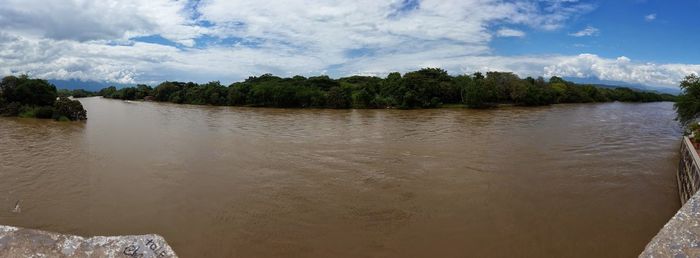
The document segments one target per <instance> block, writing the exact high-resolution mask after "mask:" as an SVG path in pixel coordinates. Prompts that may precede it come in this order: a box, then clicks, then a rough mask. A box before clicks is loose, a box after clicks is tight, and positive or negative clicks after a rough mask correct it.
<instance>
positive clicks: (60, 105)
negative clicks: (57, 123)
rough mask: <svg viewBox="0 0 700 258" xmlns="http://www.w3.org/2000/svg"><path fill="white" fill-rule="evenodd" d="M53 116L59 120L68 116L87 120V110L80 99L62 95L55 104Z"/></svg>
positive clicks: (74, 119)
mask: <svg viewBox="0 0 700 258" xmlns="http://www.w3.org/2000/svg"><path fill="white" fill-rule="evenodd" d="M53 117H54V118H56V119H57V120H60V118H61V117H66V118H68V119H69V120H71V121H77V120H86V119H87V111H85V109H84V108H83V105H82V104H80V101H77V100H71V99H69V98H65V97H62V98H59V99H58V100H56V103H55V104H54V112H53Z"/></svg>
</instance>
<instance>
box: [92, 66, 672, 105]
mask: <svg viewBox="0 0 700 258" xmlns="http://www.w3.org/2000/svg"><path fill="white" fill-rule="evenodd" d="M97 95H100V96H103V97H105V98H114V99H123V100H138V99H146V100H154V101H162V102H173V103H182V104H197V105H216V106H224V105H227V106H254V107H284V108H307V107H313V108H406V109H411V108H434V107H440V106H442V105H443V104H462V105H466V106H467V107H470V108H488V107H494V106H498V105H501V104H514V105H519V106H541V105H550V104H556V103H589V102H609V101H624V102H653V101H673V100H675V96H673V95H670V94H658V93H654V92H645V91H637V90H633V89H629V88H602V87H597V86H594V85H581V84H576V83H573V82H569V81H566V80H563V79H562V78H559V77H552V78H550V79H549V80H545V79H544V78H542V77H540V78H532V77H527V78H524V79H522V78H520V77H518V76H517V75H515V74H513V73H509V72H488V73H486V74H482V73H474V74H471V75H459V76H451V75H449V74H448V73H447V72H446V71H445V70H442V69H438V68H424V69H421V70H418V71H414V72H409V73H406V74H404V75H401V74H400V73H391V74H389V75H388V76H387V77H386V78H379V77H374V76H351V77H345V78H340V79H332V78H329V77H328V76H315V77H308V78H307V77H303V76H294V77H291V78H282V77H278V76H274V75H271V74H265V75H262V76H253V77H249V78H248V79H246V80H245V81H242V82H236V83H233V84H231V85H228V86H224V85H222V84H221V83H220V82H218V81H214V82H209V83H205V84H197V83H193V82H171V81H166V82H163V83H161V84H159V85H157V86H156V87H155V88H152V87H150V86H147V85H137V86H136V87H126V88H121V89H117V88H116V87H108V88H105V89H102V90H100V91H99V92H98V93H97Z"/></svg>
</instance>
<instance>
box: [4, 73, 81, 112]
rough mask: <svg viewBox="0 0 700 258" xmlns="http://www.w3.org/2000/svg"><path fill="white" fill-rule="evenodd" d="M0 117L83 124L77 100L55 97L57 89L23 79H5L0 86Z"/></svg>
mask: <svg viewBox="0 0 700 258" xmlns="http://www.w3.org/2000/svg"><path fill="white" fill-rule="evenodd" d="M0 115H3V116H19V117H31V118H44V119H49V118H53V119H56V120H72V121H77V120H86V119H87V111H86V110H85V109H84V108H83V105H82V104H80V102H79V101H77V100H71V99H69V98H66V97H60V98H59V97H58V92H57V90H56V86H54V85H52V84H50V83H49V82H47V81H45V80H40V79H30V78H29V77H28V76H26V75H21V76H19V77H15V76H7V77H5V78H3V79H2V82H0Z"/></svg>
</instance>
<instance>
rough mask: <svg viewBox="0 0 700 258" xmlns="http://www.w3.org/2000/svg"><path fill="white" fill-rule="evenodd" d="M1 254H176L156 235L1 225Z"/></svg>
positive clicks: (157, 257)
mask: <svg viewBox="0 0 700 258" xmlns="http://www.w3.org/2000/svg"><path fill="white" fill-rule="evenodd" d="M0 257H141V258H160V257H177V255H176V254H175V252H174V251H173V249H172V248H171V247H170V246H169V245H168V243H167V242H166V241H165V239H163V237H161V236H159V235H140V236H111V237H104V236H96V237H91V238H84V237H80V236H73V235H64V234H59V233H53V232H47V231H41V230H33V229H23V228H17V227H10V226H1V225H0Z"/></svg>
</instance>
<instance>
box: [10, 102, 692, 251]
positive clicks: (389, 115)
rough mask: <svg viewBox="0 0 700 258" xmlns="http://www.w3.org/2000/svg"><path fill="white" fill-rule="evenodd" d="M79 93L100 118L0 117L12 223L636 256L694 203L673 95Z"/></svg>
mask: <svg viewBox="0 0 700 258" xmlns="http://www.w3.org/2000/svg"><path fill="white" fill-rule="evenodd" d="M81 102H82V103H83V105H84V106H85V108H86V109H87V110H88V118H89V119H88V121H87V122H74V123H66V122H63V123H61V122H54V121H48V120H34V119H20V118H0V224H5V225H13V226H21V227H29V228H37V229H43V230H50V231H58V232H64V233H73V234H79V235H84V236H93V235H121V234H145V233H157V234H161V235H163V236H164V237H165V238H166V239H167V241H168V242H169V243H170V244H171V245H172V246H173V248H174V249H175V251H176V252H177V253H178V254H179V255H180V256H181V257H278V256H284V257H633V256H636V255H637V254H639V253H640V252H641V251H642V250H643V248H644V246H645V245H646V244H647V242H648V241H649V240H650V239H651V238H652V237H653V236H654V235H655V234H656V233H657V232H658V230H659V229H660V228H661V227H662V226H663V225H664V224H665V223H666V222H667V220H668V219H669V218H670V217H671V216H672V215H673V214H674V213H675V211H676V210H677V209H678V208H679V207H680V204H679V197H678V193H677V188H676V179H675V174H674V173H675V170H676V166H677V162H678V153H677V152H678V148H679V146H680V140H679V139H680V136H681V130H680V129H679V127H678V125H677V123H676V122H674V121H673V118H674V112H673V105H672V103H651V104H623V103H608V104H581V105H578V104H575V105H554V106H550V107H538V108H502V109H496V110H467V109H430V110H302V109H267V108H237V107H207V106H190V105H175V104H166V103H151V102H124V101H118V100H107V99H101V98H87V99H81ZM17 200H21V201H20V203H21V212H20V213H12V212H11V210H12V209H13V207H14V205H15V203H16V201H17Z"/></svg>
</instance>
